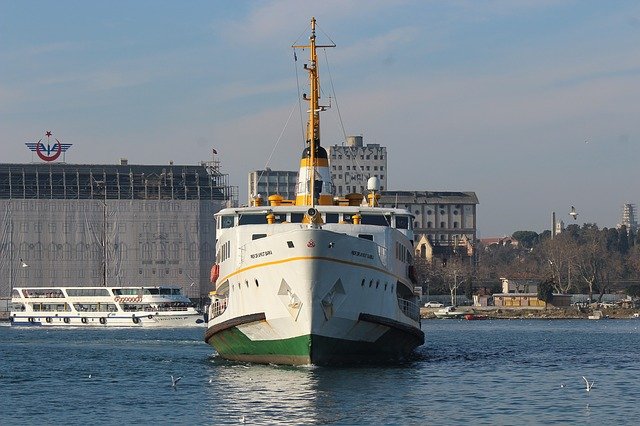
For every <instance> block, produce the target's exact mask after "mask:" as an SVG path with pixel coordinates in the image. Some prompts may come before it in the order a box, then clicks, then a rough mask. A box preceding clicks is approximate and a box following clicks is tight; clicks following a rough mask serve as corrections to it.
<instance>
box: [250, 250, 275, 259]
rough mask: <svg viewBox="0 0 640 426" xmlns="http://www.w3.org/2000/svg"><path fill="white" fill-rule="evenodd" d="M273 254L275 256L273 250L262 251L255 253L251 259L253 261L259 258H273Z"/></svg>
mask: <svg viewBox="0 0 640 426" xmlns="http://www.w3.org/2000/svg"><path fill="white" fill-rule="evenodd" d="M272 254H273V252H272V251H271V250H267V251H261V252H259V253H253V254H252V255H251V258H252V259H257V258H259V257H265V256H271V255H272Z"/></svg>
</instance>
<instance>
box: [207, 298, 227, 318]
mask: <svg viewBox="0 0 640 426" xmlns="http://www.w3.org/2000/svg"><path fill="white" fill-rule="evenodd" d="M226 310H227V298H219V299H215V300H214V301H213V303H212V304H211V318H210V319H213V318H215V317H219V316H220V315H222V314H223V313H224V311H226Z"/></svg>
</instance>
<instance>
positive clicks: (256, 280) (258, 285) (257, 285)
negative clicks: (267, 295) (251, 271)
mask: <svg viewBox="0 0 640 426" xmlns="http://www.w3.org/2000/svg"><path fill="white" fill-rule="evenodd" d="M254 281H255V282H256V287H260V284H258V279H257V278H255V279H254Z"/></svg>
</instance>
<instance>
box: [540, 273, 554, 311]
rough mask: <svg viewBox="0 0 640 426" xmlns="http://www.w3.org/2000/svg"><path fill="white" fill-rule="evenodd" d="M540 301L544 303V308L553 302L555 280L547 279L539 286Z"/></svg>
mask: <svg viewBox="0 0 640 426" xmlns="http://www.w3.org/2000/svg"><path fill="white" fill-rule="evenodd" d="M538 299H540V300H542V301H543V302H544V308H545V309H547V304H548V303H549V302H551V301H552V300H553V279H546V280H544V281H542V282H541V283H540V284H539V285H538Z"/></svg>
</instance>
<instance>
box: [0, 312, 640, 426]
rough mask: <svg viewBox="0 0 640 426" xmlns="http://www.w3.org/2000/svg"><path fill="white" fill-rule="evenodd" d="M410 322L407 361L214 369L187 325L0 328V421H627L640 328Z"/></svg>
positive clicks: (634, 411)
mask: <svg viewBox="0 0 640 426" xmlns="http://www.w3.org/2000/svg"><path fill="white" fill-rule="evenodd" d="M422 327H423V330H425V332H426V335H427V342H426V344H425V345H424V346H422V347H421V348H419V349H418V350H417V352H416V359H414V360H412V361H410V362H406V363H402V364H400V365H390V366H389V365H387V366H380V365H368V366H366V365H365V366H356V367H341V368H336V367H333V368H330V367H313V366H307V367H289V366H268V365H267V366H264V365H251V364H241V363H232V362H227V361H224V360H222V359H220V358H219V357H217V356H216V354H215V352H214V350H213V349H212V348H210V347H209V346H207V345H206V344H205V343H204V342H203V340H202V337H203V333H204V329H200V328H198V329H194V328H191V329H165V330H160V329H158V330H144V329H132V330H129V329H104V330H97V329H47V328H19V327H4V326H2V327H0V402H1V405H0V424H2V425H14V424H34V425H35V424H37V425H41V424H65V425H76V424H78V425H79V424H134V423H137V424H151V423H156V424H191V425H209V424H241V423H243V422H244V423H246V424H367V425H368V424H420V425H424V424H434V425H440V424H474V425H477V424H491V425H495V424H497V425H520V424H593V425H602V424H616V425H619V424H637V421H638V418H639V417H640V404H638V402H637V401H638V394H639V391H640V320H601V321H584V320H551V321H547V320H487V321H465V320H430V321H423V326H422ZM171 375H173V376H175V377H182V379H181V380H180V381H179V382H178V385H177V386H176V388H173V387H172V386H171V377H170V376H171ZM582 376H586V377H587V378H588V379H590V380H595V387H594V388H593V390H592V391H591V392H586V390H585V385H584V381H583V379H582Z"/></svg>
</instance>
